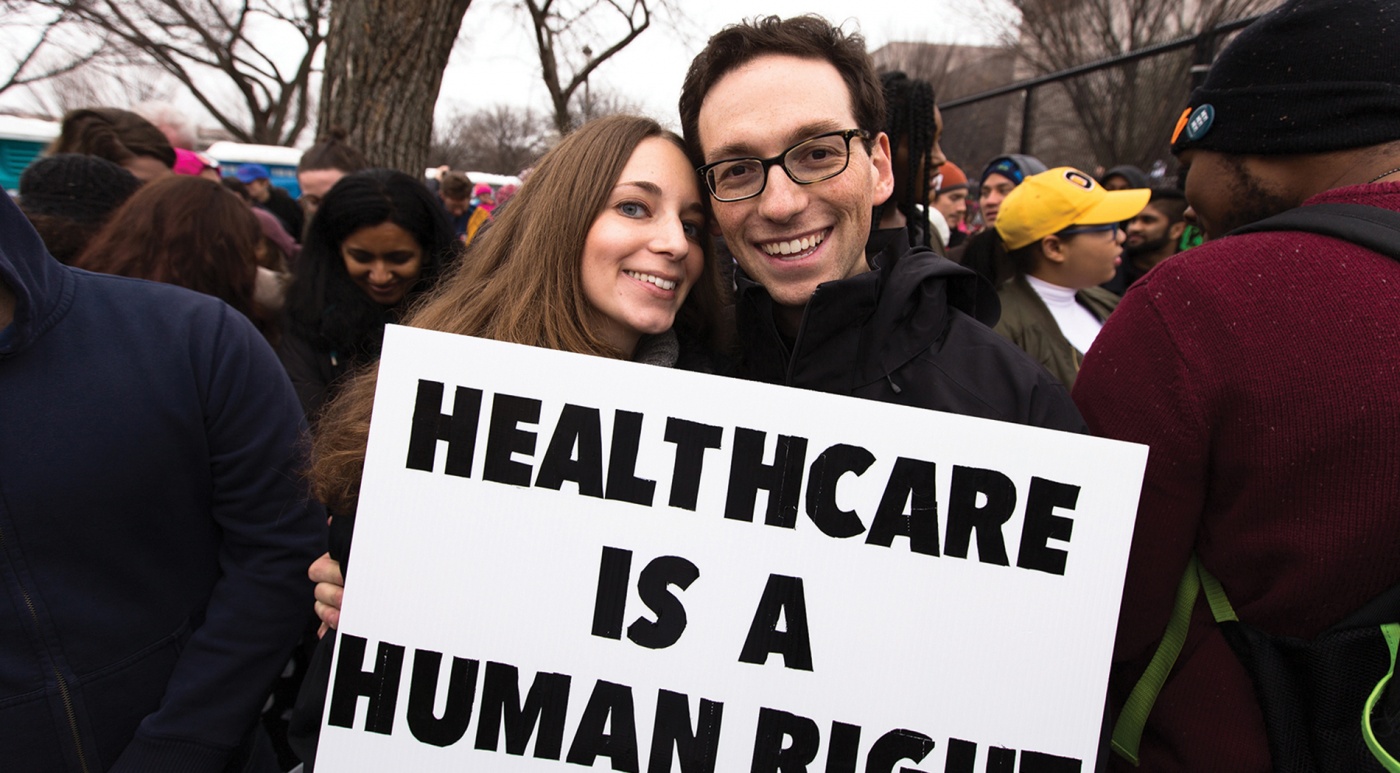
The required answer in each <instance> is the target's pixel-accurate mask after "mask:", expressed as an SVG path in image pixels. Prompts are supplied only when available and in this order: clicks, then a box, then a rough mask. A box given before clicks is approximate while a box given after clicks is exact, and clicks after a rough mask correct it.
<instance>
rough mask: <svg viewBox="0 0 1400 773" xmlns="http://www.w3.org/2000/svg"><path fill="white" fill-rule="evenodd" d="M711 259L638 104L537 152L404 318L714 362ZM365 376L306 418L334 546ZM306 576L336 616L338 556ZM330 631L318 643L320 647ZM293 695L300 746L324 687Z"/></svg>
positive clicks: (693, 187)
mask: <svg viewBox="0 0 1400 773" xmlns="http://www.w3.org/2000/svg"><path fill="white" fill-rule="evenodd" d="M320 216H321V215H319V214H318V215H317V217H320ZM716 262H717V261H716V259H715V254H714V250H713V249H712V248H711V245H710V241H709V236H708V229H707V227H706V222H705V209H704V203H703V199H702V198H701V195H700V187H699V181H698V179H697V178H696V175H695V171H694V169H693V167H692V166H691V165H690V162H689V161H688V160H687V158H686V155H685V151H684V146H683V144H682V142H681V139H680V138H679V137H677V136H676V135H675V134H672V133H671V132H668V131H666V130H664V129H662V128H661V127H660V126H659V125H658V124H657V123H656V122H655V121H652V120H651V119H648V118H636V117H631V116H610V117H608V118H602V119H599V120H596V121H592V122H590V123H587V124H585V125H584V126H583V127H582V128H580V129H578V130H577V131H575V132H574V133H573V134H570V135H569V136H568V137H566V138H565V139H564V140H563V141H562V142H560V143H559V145H558V146H557V147H556V148H554V149H553V150H552V151H550V152H549V153H548V154H547V155H546V156H545V157H544V158H543V159H542V160H541V161H540V163H539V166H538V167H536V169H535V172H534V173H533V174H532V175H531V177H530V179H529V181H528V182H526V183H525V184H524V185H523V186H522V187H521V188H520V191H519V192H518V193H517V194H516V195H515V198H514V199H513V200H512V203H511V205H510V206H509V207H506V208H505V209H503V210H501V215H500V217H499V218H498V219H497V220H496V221H494V222H493V224H492V225H491V227H490V228H488V229H486V230H485V231H483V232H482V234H481V235H480V237H479V238H478V239H477V240H476V242H475V243H474V244H473V245H472V247H471V249H470V251H469V252H468V255H467V259H466V260H465V261H463V263H462V264H461V265H460V266H458V267H457V268H456V269H454V270H453V272H452V273H451V274H449V275H448V276H447V277H445V278H444V279H443V281H442V282H441V283H439V285H438V286H437V287H436V288H435V289H434V290H433V291H432V293H430V294H429V295H428V296H427V297H425V298H424V299H423V301H422V302H421V303H420V304H419V305H418V306H416V307H415V309H414V311H413V312H412V313H411V314H410V315H409V316H408V317H407V318H406V319H405V323H406V324H408V325H411V326H413V327H420V328H426V329H429V330H441V331H446V332H450V333H458V334H462V335H473V336H479V337H482V338H491V339H495V340H499V341H509V342H514V343H522V344H528V345H531V346H540V347H545V348H550V349H559V350H563V351H569V352H578V353H582V354H592V355H597V356H601V357H613V358H617V359H630V360H633V361H637V362H645V363H650V364H655V365H660V366H665V367H682V368H688V369H692V370H713V365H714V362H715V360H714V356H713V355H715V354H717V353H721V352H723V351H724V349H725V347H726V345H727V327H728V326H727V325H726V324H725V323H724V321H723V312H724V307H725V304H724V302H723V299H724V291H723V285H722V284H721V281H720V272H719V270H718V266H717V265H715V264H716ZM376 377H377V373H376V370H375V369H374V368H365V369H364V370H362V371H361V372H360V373H359V375H357V376H356V377H355V379H354V381H352V382H351V383H350V384H349V385H348V386H347V387H346V388H345V390H344V391H343V392H342V393H341V395H340V396H339V397H338V398H337V399H336V400H335V402H334V403H333V404H332V405H331V406H330V407H329V409H328V410H327V411H326V414H325V416H324V417H322V419H321V422H320V424H319V425H318V427H317V431H316V437H315V440H314V444H313V450H312V457H313V459H312V467H311V471H310V474H311V480H312V487H313V491H314V492H315V494H316V496H317V497H318V498H320V499H321V500H322V501H323V502H325V503H326V505H327V507H328V509H329V510H330V511H331V512H333V513H335V514H336V517H335V519H334V520H333V521H332V531H333V533H335V534H336V535H338V536H333V538H332V545H333V546H335V545H336V544H337V543H338V542H339V543H342V544H343V540H344V537H345V535H346V532H347V523H349V522H351V516H353V514H354V512H355V510H356V506H357V503H358V499H359V485H360V475H361V471H362V470H363V467H364V456H365V446H366V444H367V442H368V437H369V421H370V410H371V407H372V404H373V401H374V391H375V384H376ZM333 549H334V548H333ZM340 555H341V553H339V552H338V553H337V556H340ZM313 578H315V579H318V580H322V581H323V582H322V584H321V585H320V586H318V588H317V598H318V599H322V600H324V601H327V602H331V603H330V604H329V605H328V604H325V603H322V602H321V601H318V603H317V609H318V612H321V613H322V617H323V618H329V619H330V620H336V619H338V614H339V613H338V609H339V595H340V588H341V586H342V585H343V584H344V581H343V578H342V577H341V572H340V564H339V563H338V562H337V561H336V560H333V559H332V558H330V557H329V556H326V557H323V558H322V559H321V560H320V561H318V562H317V563H316V564H314V565H313ZM329 642H330V639H327V640H325V641H323V642H322V645H321V652H320V653H319V654H318V657H323V656H328V652H329V651H328V645H329ZM322 665H323V666H324V669H318V671H314V672H313V673H316V674H319V676H320V677H326V676H328V669H329V661H328V660H327V661H325V662H324V663H323V664H322ZM308 684H310V683H308ZM321 689H322V690H323V688H321ZM302 696H303V697H302V702H301V705H299V706H298V716H297V718H296V719H294V720H293V740H294V744H293V745H294V747H295V748H297V751H298V753H299V754H301V756H302V757H303V759H307V758H310V757H312V756H314V753H315V740H314V734H315V732H316V727H317V726H318V725H319V720H320V717H321V712H320V710H319V708H318V707H317V706H316V705H314V704H315V703H316V702H317V701H319V700H322V699H323V698H324V696H323V694H321V692H318V690H317V689H312V688H308V689H306V690H304V691H303V693H302Z"/></svg>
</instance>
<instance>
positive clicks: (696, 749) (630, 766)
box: [327, 633, 1082, 773]
mask: <svg viewBox="0 0 1400 773" xmlns="http://www.w3.org/2000/svg"><path fill="white" fill-rule="evenodd" d="M369 644H370V642H369V641H368V640H366V639H364V638H361V637H359V636H353V635H351V634H348V633H341V634H340V640H339V641H338V642H337V646H338V648H339V649H340V655H339V660H338V662H337V665H336V671H335V681H334V683H333V684H332V685H331V694H330V707H329V711H328V713H327V721H328V723H329V724H330V725H331V726H334V727H341V728H345V729H351V730H353V729H354V727H355V724H356V723H355V718H356V716H355V715H356V709H357V706H359V705H363V706H364V709H365V712H364V717H365V718H364V722H363V725H362V726H361V728H360V729H361V730H362V731H364V732H368V733H375V734H379V735H386V736H387V735H392V734H393V733H394V732H395V729H396V728H395V718H396V717H401V718H402V722H401V723H400V725H399V727H398V730H399V731H402V730H403V727H402V725H404V724H406V725H407V730H408V732H409V733H410V734H411V735H412V736H413V737H414V738H415V739H417V740H418V741H419V742H421V743H424V744H428V745H431V746H437V747H449V746H454V745H456V744H458V743H462V744H466V745H470V746H471V747H472V749H474V750H475V751H477V752H488V753H497V754H499V753H502V752H504V753H505V754H507V755H512V756H516V757H524V756H526V755H527V754H528V755H529V756H531V757H533V758H534V759H537V760H554V761H559V762H565V763H570V764H573V765H576V766H583V767H586V768H596V767H598V766H597V763H598V761H599V760H600V758H606V759H607V760H608V763H609V764H608V768H609V769H611V770H615V771H625V772H627V773H641V771H642V770H643V769H645V770H646V771H647V773H670V771H672V770H678V771H679V773H714V772H715V770H716V764H717V761H718V759H719V758H720V740H721V730H722V729H723V727H724V720H725V713H724V704H723V703H721V702H719V701H713V700H708V699H705V698H701V699H700V700H699V705H698V711H697V712H696V713H695V714H694V715H692V713H691V699H690V697H689V696H687V695H685V694H683V693H679V692H673V691H671V690H665V689H662V690H658V691H657V698H656V704H655V705H656V714H655V716H654V717H651V718H650V719H651V723H650V724H651V743H650V744H649V745H643V744H642V743H641V742H640V739H639V733H638V730H639V727H641V728H643V729H644V728H645V725H639V721H638V720H639V719H640V720H641V721H642V722H645V721H646V720H647V718H646V717H644V716H643V717H638V713H637V706H636V701H635V700H634V699H633V691H632V688H631V687H629V686H627V685H624V684H619V683H616V682H610V681H607V680H603V679H597V680H592V681H593V686H592V689H591V690H590V692H589V693H588V699H587V702H586V703H585V704H584V706H583V708H582V710H581V713H579V715H578V716H577V717H571V716H570V715H569V694H570V691H571V690H572V689H574V688H576V686H577V685H576V680H575V679H574V678H573V677H572V676H570V675H569V674H561V673H553V672H545V671H541V672H538V673H536V674H535V675H534V678H533V679H532V680H531V681H530V683H529V685H528V686H525V685H524V684H523V683H522V678H521V677H522V676H524V677H525V678H526V679H529V676H528V674H523V675H522V674H521V672H520V669H519V668H518V667H517V666H514V665H510V664H508V663H500V662H495V661H487V662H485V663H482V662H481V661H478V660H471V659H467V658H461V657H453V658H451V665H450V666H449V668H448V677H447V684H446V685H445V686H443V685H440V684H439V681H440V679H441V676H440V674H441V671H442V667H443V660H444V655H443V653H440V652H435V651H432V650H423V649H415V650H413V665H412V668H411V676H410V677H408V680H407V681H408V684H407V686H408V697H407V706H406V707H405V708H406V710H405V711H404V712H402V714H400V713H399V709H398V706H399V698H400V693H401V692H402V687H403V685H402V682H403V681H404V670H405V669H404V666H405V660H407V658H406V654H407V648H406V647H405V646H403V645H400V644H393V643H390V642H385V641H381V642H378V644H377V646H376V647H375V650H374V656H373V660H372V662H373V666H372V667H371V670H369V671H364V670H361V668H362V664H363V663H364V662H365V656H366V654H367V653H368V652H369ZM577 681H578V682H583V683H584V684H585V685H586V684H587V681H586V680H582V679H580V680H577ZM440 691H441V692H445V696H444V697H445V700H443V701H442V705H443V708H442V709H441V710H440V711H439V710H438V709H436V708H435V704H436V703H437V702H438V697H439V696H438V693H439V692H440ZM522 693H523V694H524V697H523V699H522ZM473 717H475V718H476V723H475V724H476V732H475V733H473V734H471V735H470V736H469V735H468V732H467V731H468V729H469V728H470V726H471V725H472V721H471V720H472V718H473ZM568 727H573V728H574V730H573V732H572V734H570V733H568V732H566V729H567V728H568ZM746 736H747V737H748V738H752V739H753V740H752V744H753V746H752V751H751V752H750V754H749V756H750V759H751V763H750V766H749V771H750V773H794V772H795V771H803V772H805V771H811V772H812V773H817V771H825V773H857V772H858V771H859V772H860V773H895V771H907V770H910V769H909V768H908V767H906V766H904V765H902V764H901V763H902V762H905V761H908V762H913V763H919V762H925V761H927V762H937V761H939V760H940V759H941V761H942V762H943V764H944V767H943V770H944V771H945V773H975V771H976V773H980V771H977V769H976V768H975V763H976V759H977V756H978V745H977V744H976V743H974V742H972V741H966V740H961V739H957V738H949V739H947V741H946V742H937V743H936V742H935V741H934V739H933V737H932V736H929V735H926V734H924V733H922V732H919V731H916V730H909V729H905V728H896V729H893V730H889V731H886V732H884V733H878V734H872V733H868V732H866V731H865V729H863V728H862V727H861V726H859V725H853V724H849V723H846V722H839V721H838V722H832V723H831V728H830V732H829V733H828V734H827V737H826V738H823V734H822V732H821V729H820V728H819V726H818V724H817V723H816V721H814V720H812V719H809V718H807V717H803V716H800V715H798V714H793V713H791V712H787V711H782V710H780V709H775V708H769V707H761V708H759V710H758V720H757V725H756V727H755V728H754V729H753V730H751V731H748V732H747V733H742V734H740V735H739V739H744V738H745V737H746ZM863 736H864V737H866V738H868V739H871V740H869V741H868V743H869V746H868V750H867V751H866V752H865V754H864V755H861V750H862V747H863V744H862V737H863ZM503 740H504V744H502V741H503ZM740 742H743V741H742V740H741V741H740ZM939 743H942V745H943V747H944V748H943V750H942V752H941V753H940V752H939V751H938V749H937V746H938V745H939ZM823 747H825V756H826V762H825V764H824V765H821V766H817V765H814V764H813V763H814V762H815V760H816V759H817V757H818V753H819V751H821V750H822V749H823ZM985 754H986V766H985V768H984V770H986V771H1011V770H1016V771H1018V772H1019V773H1080V770H1081V767H1082V765H1081V763H1080V761H1079V760H1077V759H1074V758H1070V757H1061V756H1056V755H1053V754H1046V753H1042V752H1036V751H1031V750H1022V751H1019V752H1018V751H1017V750H1015V749H1008V748H1002V747H997V746H992V747H988V748H987V749H986V751H985ZM644 755H645V756H644ZM862 756H863V757H864V759H862ZM644 760H645V762H646V767H645V768H643V767H642V763H643V761H644ZM1018 763H1019V764H1018Z"/></svg>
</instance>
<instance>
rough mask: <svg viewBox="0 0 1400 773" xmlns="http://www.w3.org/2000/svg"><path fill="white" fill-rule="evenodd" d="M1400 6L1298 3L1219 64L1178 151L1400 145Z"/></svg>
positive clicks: (1331, 0)
mask: <svg viewBox="0 0 1400 773" xmlns="http://www.w3.org/2000/svg"><path fill="white" fill-rule="evenodd" d="M1397 40H1400V0H1289V2H1287V3H1284V4H1283V5H1281V6H1279V7H1278V8H1277V9H1275V10H1273V11H1271V12H1269V13H1267V14H1265V15H1264V16H1263V17H1261V18H1260V19H1259V21H1257V22H1255V23H1253V24H1251V25H1249V26H1248V27H1246V28H1245V29H1244V31H1243V32H1241V33H1240V34H1239V36H1238V37H1236V38H1235V39H1234V40H1233V41H1232V42H1231V43H1230V45H1229V46H1227V47H1226V48H1225V50H1224V51H1222V52H1221V54H1220V56H1219V58H1217V59H1216V60H1215V64H1213V65H1211V68H1210V73H1209V74H1208V75H1207V76H1206V80H1205V83H1204V84H1202V85H1201V87H1200V88H1199V89H1196V91H1195V92H1194V93H1192V94H1191V103H1190V107H1188V108H1187V109H1186V111H1185V112H1184V113H1182V116H1181V119H1180V120H1179V121H1178V122H1177V127H1176V131H1175V133H1174V134H1173V135H1172V152H1173V153H1180V152H1182V151H1183V150H1190V149H1193V148H1198V149H1201V150H1213V151H1218V152H1221V153H1229V154H1232V155H1244V154H1258V155H1271V154H1279V155H1288V154H1306V153H1327V152H1330V151H1336V150H1347V149H1349V148H1361V147H1367V146H1370V145H1380V144H1382V143H1385V142H1390V141H1392V140H1396V139H1400V51H1397V49H1396V41H1397Z"/></svg>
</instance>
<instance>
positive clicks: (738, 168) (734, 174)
mask: <svg viewBox="0 0 1400 773" xmlns="http://www.w3.org/2000/svg"><path fill="white" fill-rule="evenodd" d="M752 171H753V170H752V169H750V168H749V165H748V164H731V165H730V166H726V167H720V169H719V178H720V179H721V180H742V179H743V178H744V177H747V176H748V174H749V172H752Z"/></svg>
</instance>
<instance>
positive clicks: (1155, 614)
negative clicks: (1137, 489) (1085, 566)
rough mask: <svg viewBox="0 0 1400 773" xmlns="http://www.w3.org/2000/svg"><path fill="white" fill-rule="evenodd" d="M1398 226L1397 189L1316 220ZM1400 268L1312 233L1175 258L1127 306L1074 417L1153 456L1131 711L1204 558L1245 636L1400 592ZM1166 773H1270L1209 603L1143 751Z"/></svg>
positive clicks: (1134, 584)
mask: <svg viewBox="0 0 1400 773" xmlns="http://www.w3.org/2000/svg"><path fill="white" fill-rule="evenodd" d="M1331 202H1338V203H1357V204H1369V205H1374V206H1380V207H1384V208H1386V209H1391V210H1396V211H1400V183H1388V184H1380V185H1357V186H1350V187H1346V188H1339V189H1336V190H1331V191H1327V192H1325V193H1322V194H1319V195H1317V196H1314V197H1313V198H1311V199H1309V200H1308V202H1306V203H1308V204H1320V203H1331ZM1397 320H1400V262H1397V261H1396V260H1395V259H1393V258H1389V257H1386V256H1383V255H1380V254H1377V253H1375V252H1371V251H1370V250H1367V249H1365V248H1363V247H1359V246H1357V245H1354V244H1351V243H1350V242H1346V241H1342V240H1340V239H1334V238H1330V237H1326V236H1319V235H1315V234H1307V233H1299V232H1270V233H1258V234H1245V235H1241V236H1230V237H1225V238H1221V239H1216V240H1214V241H1210V242H1207V243H1205V244H1203V245H1201V246H1200V247H1194V248H1192V249H1190V250H1187V251H1186V252H1182V253H1179V254H1177V255H1174V256H1172V257H1170V258H1168V259H1166V260H1165V261H1163V262H1162V263H1159V264H1157V266H1156V267H1154V268H1153V269H1152V271H1151V272H1149V273H1148V275H1147V276H1145V277H1143V279H1142V280H1140V281H1139V282H1138V283H1137V284H1134V285H1133V286H1132V288H1131V289H1129V290H1128V293H1127V295H1125V296H1123V302H1122V303H1120V304H1119V305H1118V308H1117V309H1116V310H1115V311H1114V312H1113V317H1112V318H1110V319H1109V320H1108V323H1107V324H1106V325H1104V328H1103V330H1102V331H1101V332H1100V333H1099V336H1098V339H1097V340H1095V341H1094V347H1093V349H1092V350H1091V351H1090V352H1089V355H1088V357H1086V358H1085V360H1084V366H1083V368H1082V369H1081V370H1080V371H1079V378H1078V380H1077V381H1076V383H1075V385H1074V398H1075V401H1076V402H1077V403H1078V404H1079V406H1080V407H1081V408H1082V409H1083V411H1084V416H1085V418H1086V419H1087V420H1088V422H1089V426H1090V427H1091V428H1092V429H1093V430H1094V432H1095V433H1097V434H1102V435H1104V436H1106V437H1111V438H1115V439H1119V440H1126V441H1130V442H1134V443H1146V444H1147V445H1149V446H1151V453H1150V454H1149V455H1148V457H1147V474H1146V478H1145V479H1144V482H1143V489H1142V499H1141V500H1140V502H1139V504H1138V513H1137V524H1136V526H1135V528H1134V530H1133V545H1132V550H1131V553H1130V554H1129V557H1128V573H1127V578H1126V582H1125V584H1124V587H1123V605H1122V611H1121V613H1120V616H1119V619H1118V637H1117V642H1116V645H1115V648H1114V653H1113V657H1114V661H1115V662H1114V668H1113V671H1112V675H1111V676H1110V680H1109V692H1110V695H1111V697H1112V698H1113V700H1114V702H1115V704H1116V705H1117V706H1118V707H1119V708H1121V707H1122V705H1123V702H1124V701H1125V700H1126V699H1127V696H1128V694H1129V692H1130V691H1131V689H1132V686H1133V685H1134V684H1135V683H1136V682H1137V680H1138V678H1139V677H1140V676H1141V675H1142V673H1143V672H1144V670H1145V669H1146V668H1147V664H1148V663H1149V662H1150V660H1151V658H1152V654H1153V652H1154V651H1155V650H1156V648H1157V644H1158V642H1159V641H1160V640H1161V637H1162V631H1163V630H1164V629H1165V628H1166V625H1167V620H1168V619H1169V618H1170V617H1171V610H1172V607H1173V604H1174V602H1175V598H1176V590H1177V586H1178V584H1179V583H1180V581H1181V575H1182V573H1183V571H1184V570H1185V568H1186V565H1187V562H1188V561H1189V560H1190V557H1191V554H1192V552H1195V553H1196V554H1197V555H1198V556H1199V557H1200V560H1201V563H1202V564H1203V565H1204V566H1205V567H1206V569H1208V570H1209V571H1210V572H1211V573H1212V574H1213V575H1215V577H1216V578H1217V579H1218V580H1220V583H1221V585H1222V586H1223V587H1224V589H1225V594H1226V595H1227V596H1228V597H1229V599H1230V601H1231V603H1232V604H1233V605H1234V608H1235V612H1236V613H1237V614H1238V615H1239V618H1240V620H1241V621H1242V622H1244V623H1247V624H1250V625H1252V626H1255V627H1256V628H1259V629H1261V630H1263V631H1266V632H1268V633H1272V634H1279V635H1283V636H1293V637H1298V638H1303V639H1311V638H1313V637H1315V636H1317V635H1318V634H1319V633H1321V632H1322V631H1324V630H1326V629H1327V628H1328V627H1330V626H1331V625H1333V624H1334V623H1336V622H1338V621H1340V620H1342V619H1344V618H1345V617H1346V616H1347V615H1348V614H1350V613H1351V612H1353V611H1355V610H1356V609H1358V608H1359V607H1360V606H1361V605H1362V604H1363V603H1365V602H1366V601H1367V600H1369V599H1371V598H1372V597H1374V596H1375V595H1376V594H1378V593H1380V592H1381V591H1382V590H1383V589H1385V588H1388V587H1390V586H1391V585H1394V584H1396V583H1397V582H1400V442H1397V438H1400V398H1398V397H1397V396H1400V333H1397V329H1398V327H1397V324H1396V322H1397ZM1140 759H1141V762H1142V765H1141V767H1139V768H1133V767H1132V766H1131V765H1129V764H1128V763H1127V762H1125V761H1124V760H1122V759H1118V758H1114V761H1113V762H1114V764H1115V765H1116V769H1119V770H1125V771H1126V770H1136V771H1141V772H1143V773H1150V772H1152V771H1197V770H1228V771H1239V772H1240V773H1256V772H1257V773H1262V772H1263V771H1268V770H1270V769H1272V767H1273V765H1272V761H1271V760H1270V755H1269V747H1268V743H1267V740H1266V736H1265V733H1264V717H1263V713H1262V712H1261V711H1260V709H1259V705H1258V702H1257V700H1256V699H1255V693H1254V688H1253V685H1252V684H1251V682H1250V679H1249V675H1248V673H1247V672H1246V671H1245V669H1244V666H1242V665H1241V664H1240V661H1239V658H1237V657H1236V656H1235V654H1234V652H1233V651H1231V649H1230V647H1229V645H1228V644H1227V643H1226V641H1225V637H1224V635H1223V634H1222V633H1221V631H1220V628H1219V627H1218V626H1217V625H1216V624H1215V622H1214V620H1213V619H1212V617H1211V614H1210V611H1209V610H1208V608H1207V605H1206V603H1205V599H1204V598H1201V599H1200V600H1199V601H1198V602H1197V604H1196V607H1195V613H1194V615H1193V617H1192V618H1191V625H1190V631H1189V633H1188V634H1187V637H1186V641H1185V644H1184V645H1183V647H1182V650H1181V655H1180V657H1179V658H1177V661H1176V666H1175V668H1174V669H1173V670H1172V672H1171V674H1170V676H1169V677H1168V678H1167V681H1166V683H1165V684H1164V685H1163V686H1162V690H1161V693H1160V694H1159V695H1158V697H1157V702H1156V704H1155V705H1154V706H1153V708H1152V713H1151V714H1150V715H1149V716H1148V718H1147V725H1146V728H1145V730H1144V732H1143V736H1142V746H1141V749H1140Z"/></svg>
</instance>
